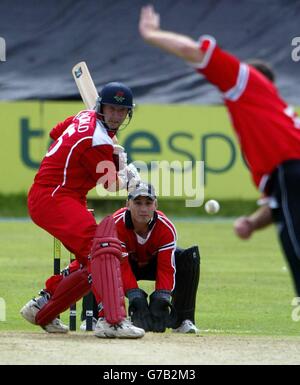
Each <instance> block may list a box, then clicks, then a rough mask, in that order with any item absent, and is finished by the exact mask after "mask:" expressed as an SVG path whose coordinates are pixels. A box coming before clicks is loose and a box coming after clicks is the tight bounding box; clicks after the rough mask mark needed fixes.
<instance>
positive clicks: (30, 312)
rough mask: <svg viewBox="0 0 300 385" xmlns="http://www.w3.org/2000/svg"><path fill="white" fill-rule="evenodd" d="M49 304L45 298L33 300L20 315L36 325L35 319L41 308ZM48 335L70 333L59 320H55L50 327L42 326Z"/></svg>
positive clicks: (23, 308)
mask: <svg viewBox="0 0 300 385" xmlns="http://www.w3.org/2000/svg"><path fill="white" fill-rule="evenodd" d="M46 303H47V299H45V297H44V296H40V297H37V298H33V299H31V300H30V301H29V302H28V303H27V304H26V305H25V306H23V307H22V309H21V310H20V313H21V315H22V317H23V318H25V319H26V321H28V322H30V323H31V324H33V325H36V322H35V317H36V315H37V313H38V312H39V311H40V310H41V308H42V307H43V306H44V305H45V304H46ZM41 327H42V329H44V330H46V332H48V333H68V331H69V328H68V327H67V326H66V325H64V324H63V323H62V322H61V321H60V320H59V319H58V318H55V319H54V320H53V321H52V322H50V323H49V324H48V325H45V326H41Z"/></svg>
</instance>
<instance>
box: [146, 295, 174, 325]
mask: <svg viewBox="0 0 300 385" xmlns="http://www.w3.org/2000/svg"><path fill="white" fill-rule="evenodd" d="M149 309H150V313H151V318H152V331H153V332H156V333H163V332H165V330H166V328H169V327H173V324H174V323H175V319H176V314H175V309H174V307H173V306H172V304H171V294H170V292H169V291H167V290H156V291H154V292H153V293H152V294H151V296H150V305H149Z"/></svg>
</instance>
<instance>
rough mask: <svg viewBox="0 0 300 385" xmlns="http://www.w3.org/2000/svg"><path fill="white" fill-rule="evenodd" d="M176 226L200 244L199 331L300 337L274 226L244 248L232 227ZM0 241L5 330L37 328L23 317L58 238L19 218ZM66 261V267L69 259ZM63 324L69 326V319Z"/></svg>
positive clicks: (6, 224) (4, 227) (4, 228)
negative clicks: (293, 316)
mask: <svg viewBox="0 0 300 385" xmlns="http://www.w3.org/2000/svg"><path fill="white" fill-rule="evenodd" d="M175 224H176V226H177V230H178V234H179V242H178V244H179V245H180V246H181V247H187V246H191V245H193V244H198V245H199V246H200V250H201V258H202V260H201V261H202V262H201V282H200V286H199V290H198V298H197V325H198V326H199V327H200V329H201V330H202V331H203V332H204V333H205V331H206V333H211V334H227V335H269V336H296V335H297V336H298V335H299V332H300V323H299V322H298V323H297V322H294V321H292V319H291V313H292V310H293V307H292V306H291V302H292V299H293V297H294V296H295V295H294V292H293V287H292V283H291V280H290V275H289V273H288V272H286V271H284V269H283V267H284V266H285V261H284V258H283V257H282V255H281V252H280V249H279V246H278V243H277V239H276V234H275V229H274V228H272V227H270V228H269V229H267V230H264V231H261V232H259V233H257V234H256V235H255V236H254V238H253V239H252V240H251V241H248V242H243V241H240V240H238V239H237V238H236V237H235V236H234V235H233V232H232V224H231V222H230V221H223V222H222V221H215V220H210V221H209V220H207V221H202V222H200V221H182V220H181V221H175ZM0 241H1V258H0V274H1V279H0V297H2V298H4V299H5V301H6V306H7V320H6V322H0V331H1V330H37V329H36V327H34V326H32V325H29V324H28V323H26V322H25V321H24V320H23V319H22V318H21V317H20V315H19V309H20V308H21V306H22V305H23V304H24V303H26V302H27V301H28V300H29V299H30V298H31V297H32V296H34V295H36V293H37V292H38V290H39V289H41V288H42V287H43V284H44V280H45V279H46V278H47V277H48V276H49V275H50V273H51V272H52V239H51V237H50V236H49V235H48V234H47V233H46V232H44V231H42V230H41V229H39V228H38V227H37V226H35V225H34V224H32V223H31V222H29V221H28V222H22V221H16V220H14V221H2V222H0ZM64 257H65V263H67V257H68V255H67V253H65V256H64ZM142 284H143V285H144V288H147V289H148V290H151V289H152V288H153V284H152V283H145V282H143V283H142ZM62 319H63V320H67V313H65V314H64V315H63V317H62Z"/></svg>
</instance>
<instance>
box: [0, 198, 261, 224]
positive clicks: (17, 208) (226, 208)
mask: <svg viewBox="0 0 300 385" xmlns="http://www.w3.org/2000/svg"><path fill="white" fill-rule="evenodd" d="M209 199H210V198H209V197H206V199H205V200H209ZM88 202H89V207H91V208H93V209H94V210H95V212H96V214H98V215H105V214H110V213H112V212H114V211H116V210H118V209H119V208H120V207H122V206H125V200H124V199H89V200H88ZM220 204H221V211H220V215H222V216H223V217H226V216H237V215H244V214H245V213H251V212H252V211H255V210H256V209H257V204H256V201H255V200H243V199H240V200H238V199H232V200H230V199H225V200H222V201H220ZM159 209H160V210H162V211H163V212H165V213H166V214H167V215H173V214H175V213H176V216H181V217H196V218H199V216H201V217H209V215H208V214H206V213H205V211H204V209H203V207H201V208H199V209H194V208H187V207H185V204H184V201H181V200H174V199H173V200H172V199H160V200H159ZM27 215H28V209H27V195H26V194H25V193H20V194H8V195H6V194H1V193H0V217H26V216H27Z"/></svg>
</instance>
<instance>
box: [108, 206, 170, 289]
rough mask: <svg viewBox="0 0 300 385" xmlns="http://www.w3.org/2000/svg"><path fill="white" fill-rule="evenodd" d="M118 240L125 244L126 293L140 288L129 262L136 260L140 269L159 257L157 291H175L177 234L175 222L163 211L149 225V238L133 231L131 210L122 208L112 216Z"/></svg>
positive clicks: (157, 213)
mask: <svg viewBox="0 0 300 385" xmlns="http://www.w3.org/2000/svg"><path fill="white" fill-rule="evenodd" d="M113 217H114V219H115V222H116V226H117V231H118V237H119V239H120V241H121V243H122V252H123V257H124V258H123V261H122V262H121V270H122V278H123V284H124V291H125V293H126V292H127V290H129V289H134V288H137V287H138V284H137V280H136V278H135V276H134V274H133V272H132V269H131V266H130V263H129V260H132V261H135V262H136V263H137V264H138V266H139V267H140V268H143V267H144V266H146V265H147V264H148V263H149V262H150V261H152V259H153V258H157V272H156V284H155V289H156V290H169V291H172V290H173V289H174V287H175V272H176V270H175V250H176V241H177V233H176V229H175V227H174V225H173V224H172V222H171V221H170V220H169V219H168V218H167V217H166V216H165V215H164V214H163V213H162V212H161V211H156V212H155V215H154V218H153V220H152V222H151V223H150V224H149V234H148V237H147V239H143V238H142V237H140V236H139V235H137V234H136V233H135V232H134V230H133V225H132V221H131V215H130V211H129V210H127V209H126V208H122V209H120V210H118V211H116V212H115V213H114V214H113Z"/></svg>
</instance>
